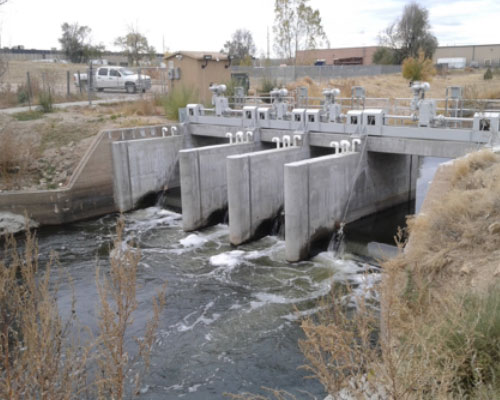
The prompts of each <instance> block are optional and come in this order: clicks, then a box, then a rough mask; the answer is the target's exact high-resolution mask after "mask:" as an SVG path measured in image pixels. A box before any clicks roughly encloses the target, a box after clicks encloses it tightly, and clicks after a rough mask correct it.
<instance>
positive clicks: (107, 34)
mask: <svg viewBox="0 0 500 400" xmlns="http://www.w3.org/2000/svg"><path fill="white" fill-rule="evenodd" d="M417 2H418V3H419V4H420V5H422V6H424V7H426V8H427V9H428V10H429V17H430V23H431V27H432V32H433V34H434V35H435V36H436V37H437V39H438V42H439V45H441V46H445V45H461V44H491V43H498V42H500V34H499V33H498V28H497V26H498V24H499V23H500V1H499V0H420V1H417ZM406 3H408V2H407V1H400V0H352V1H338V0H310V5H311V6H312V7H313V8H315V9H318V10H319V11H320V14H321V17H322V21H323V27H324V29H325V32H326V34H327V36H328V38H329V40H330V44H331V47H351V46H353V47H354V46H371V45H376V44H377V37H378V35H379V33H380V32H381V31H383V30H384V29H385V28H386V27H387V26H388V25H389V24H390V23H391V22H393V21H394V20H396V19H397V18H398V17H399V16H400V15H401V13H402V10H403V7H404V5H405V4H406ZM273 9H274V0H246V1H242V0H175V1H173V0H163V1H162V0H136V1H132V0H119V1H114V0H81V1H75V0H8V2H7V3H6V4H5V5H3V6H1V7H0V39H1V41H0V46H2V47H4V46H8V47H11V46H17V45H23V46H24V47H25V48H27V49H31V48H36V49H50V48H54V47H55V48H59V47H60V46H59V42H58V38H59V37H60V36H61V25H62V24H63V23H64V22H68V23H74V22H76V23H78V24H80V25H87V26H88V27H90V28H91V29H92V41H93V43H95V44H99V43H102V44H104V45H105V47H106V49H108V50H119V49H118V48H116V47H115V46H114V45H113V42H114V40H115V39H116V38H117V37H118V36H122V35H124V34H125V33H126V32H127V27H129V26H134V27H136V28H137V29H138V30H139V31H140V32H141V33H143V34H145V35H146V37H147V38H148V40H149V42H150V44H152V45H153V46H154V47H155V48H156V50H157V51H158V52H162V51H163V50H169V51H177V50H201V51H219V50H221V49H222V48H223V45H224V43H225V42H226V41H227V40H229V39H230V38H231V35H232V33H233V32H234V31H235V30H237V29H240V28H245V29H248V30H249V31H250V32H252V34H253V37H254V41H255V44H256V46H257V54H256V55H257V56H260V55H261V54H265V53H266V51H267V32H268V31H269V36H270V51H271V56H274V52H273V34H272V27H273V22H274V10H273Z"/></svg>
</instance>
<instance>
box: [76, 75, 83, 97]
mask: <svg viewBox="0 0 500 400" xmlns="http://www.w3.org/2000/svg"><path fill="white" fill-rule="evenodd" d="M77 73H78V88H79V89H80V94H82V80H81V79H80V70H78V72H77Z"/></svg>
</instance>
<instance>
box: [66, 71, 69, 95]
mask: <svg viewBox="0 0 500 400" xmlns="http://www.w3.org/2000/svg"><path fill="white" fill-rule="evenodd" d="M66 95H67V96H68V97H69V71H66Z"/></svg>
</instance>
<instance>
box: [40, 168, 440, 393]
mask: <svg viewBox="0 0 500 400" xmlns="http://www.w3.org/2000/svg"><path fill="white" fill-rule="evenodd" d="M429 179H430V178H429ZM407 213H408V209H407V208H405V207H403V208H399V209H396V210H392V211H390V214H391V215H392V217H391V218H387V215H386V216H382V217H380V216H379V217H373V218H371V219H365V220H362V221H360V223H358V224H352V225H351V226H350V228H349V229H347V230H346V235H347V238H348V242H347V245H346V246H345V254H344V256H343V257H342V259H341V258H335V257H333V256H332V254H331V253H329V252H323V253H320V254H319V255H317V256H316V257H314V258H313V259H312V260H310V261H307V262H300V263H294V264H290V263H287V262H285V261H284V259H285V254H284V250H285V244H284V241H283V240H281V239H280V238H278V237H274V236H267V237H265V238H263V239H261V240H259V241H256V242H253V243H249V244H247V245H243V246H239V247H238V248H237V249H235V248H234V247H232V246H231V245H230V244H229V242H228V226H227V225H223V224H221V225H216V226H214V227H211V228H208V229H205V230H203V231H201V232H197V233H186V232H183V231H182V228H181V215H180V214H177V213H173V212H170V211H167V210H164V209H162V208H160V207H151V208H147V209H142V210H138V211H135V212H132V213H129V214H126V215H125V219H126V231H125V234H126V236H127V238H133V239H134V240H135V242H136V243H137V244H138V245H139V247H140V248H141V251H142V260H141V263H140V265H139V271H138V284H139V288H138V298H139V309H138V312H137V313H136V315H135V322H134V325H133V326H132V328H131V332H130V333H131V336H140V334H141V331H142V330H143V329H144V324H145V322H146V321H147V320H148V318H149V317H150V312H151V311H150V310H151V309H152V297H153V296H154V294H155V291H156V290H157V289H158V288H159V287H160V286H161V285H162V284H163V283H164V282H167V297H166V300H167V302H166V307H165V309H164V311H163V312H162V314H161V320H160V330H159V335H158V339H157V342H156V344H155V347H154V351H153V358H152V366H151V369H150V372H149V374H148V375H147V376H146V378H145V379H144V381H143V383H142V386H143V394H142V395H141V398H145V399H177V398H185V399H218V398H222V395H223V393H225V392H229V393H239V392H243V391H248V392H252V393H263V392H262V389H261V387H262V386H265V387H271V388H279V389H284V390H287V391H289V392H291V393H294V394H295V395H296V396H297V398H307V396H306V395H304V393H303V392H304V391H305V392H309V393H310V394H312V395H314V396H316V397H317V398H323V397H324V395H325V393H324V391H323V388H322V386H321V385H320V384H319V383H318V382H316V381H315V380H310V379H304V378H305V376H306V375H307V372H306V371H304V370H301V369H298V368H299V367H300V366H301V365H303V364H304V363H305V359H304V357H303V356H302V354H301V353H300V351H299V349H298V345H297V341H298V339H299V338H301V337H302V334H301V329H300V326H299V323H298V320H299V319H300V317H301V316H304V315H308V314H311V313H314V312H315V311H316V310H317V307H318V304H317V301H318V300H319V299H320V298H321V297H322V296H324V295H326V294H327V293H328V292H329V291H330V289H331V288H332V286H333V285H336V284H338V285H345V284H346V283H349V284H351V285H352V286H354V287H355V288H358V289H361V288H366V287H370V286H371V285H373V283H374V282H375V281H376V280H378V279H379V276H380V274H379V273H378V268H377V267H375V266H374V265H373V264H374V262H372V261H370V260H371V259H373V258H374V257H375V256H374V254H375V253H377V252H382V253H383V252H384V250H388V249H389V251H390V248H389V247H387V245H384V244H376V243H374V242H372V241H371V240H373V237H374V233H376V231H377V229H378V232H379V234H380V232H381V231H387V233H388V235H387V236H388V237H389V238H390V239H389V240H385V241H386V242H388V243H389V242H390V241H391V240H392V235H393V233H394V230H395V227H396V226H397V225H401V224H402V223H404V215H405V214H407ZM116 218H117V216H116V215H110V216H106V217H103V218H100V219H95V220H90V221H85V222H80V223H75V224H71V225H67V226H64V227H58V228H51V229H43V230H41V231H40V232H39V234H38V236H39V247H40V254H42V255H43V256H42V257H48V254H49V251H50V250H54V251H56V252H57V254H58V259H59V262H60V264H61V266H62V268H63V270H65V271H68V272H69V273H70V274H71V276H72V278H73V282H74V288H75V292H76V297H77V313H78V315H79V318H80V321H81V322H82V323H83V324H87V325H89V326H91V327H95V313H96V312H95V310H96V297H97V293H96V289H95V283H94V277H95V266H96V264H100V265H102V266H103V267H104V268H105V266H106V265H107V263H108V260H109V248H110V245H111V243H112V240H113V236H114V233H115V225H116ZM377 218H378V219H377ZM389 220H390V221H391V223H390V224H388V225H387V226H383V225H382V224H384V223H385V224H387V223H388V222H387V221H389ZM371 230H373V232H372V231H371ZM379 236H380V235H379ZM377 240H378V241H384V240H380V239H377ZM351 253H357V254H358V256H356V257H355V256H352V255H351ZM359 255H361V257H360V256H359ZM42 261H43V260H42ZM367 271H369V272H370V274H368V275H366V274H365V273H366V272H367ZM59 296H60V299H59V304H60V306H61V310H62V312H63V314H64V313H69V307H70V306H69V304H71V302H70V300H71V289H70V287H69V285H62V286H61V288H60V292H59Z"/></svg>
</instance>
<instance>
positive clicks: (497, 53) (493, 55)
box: [433, 44, 500, 67]
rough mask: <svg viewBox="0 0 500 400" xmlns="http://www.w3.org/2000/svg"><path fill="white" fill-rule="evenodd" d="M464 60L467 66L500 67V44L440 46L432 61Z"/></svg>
mask: <svg viewBox="0 0 500 400" xmlns="http://www.w3.org/2000/svg"><path fill="white" fill-rule="evenodd" d="M450 58H465V65H467V66H478V67H486V66H500V44H475V45H467V46H440V47H438V48H437V50H436V52H435V53H434V57H433V61H434V63H435V64H437V63H438V62H439V61H438V60H439V59H450Z"/></svg>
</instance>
